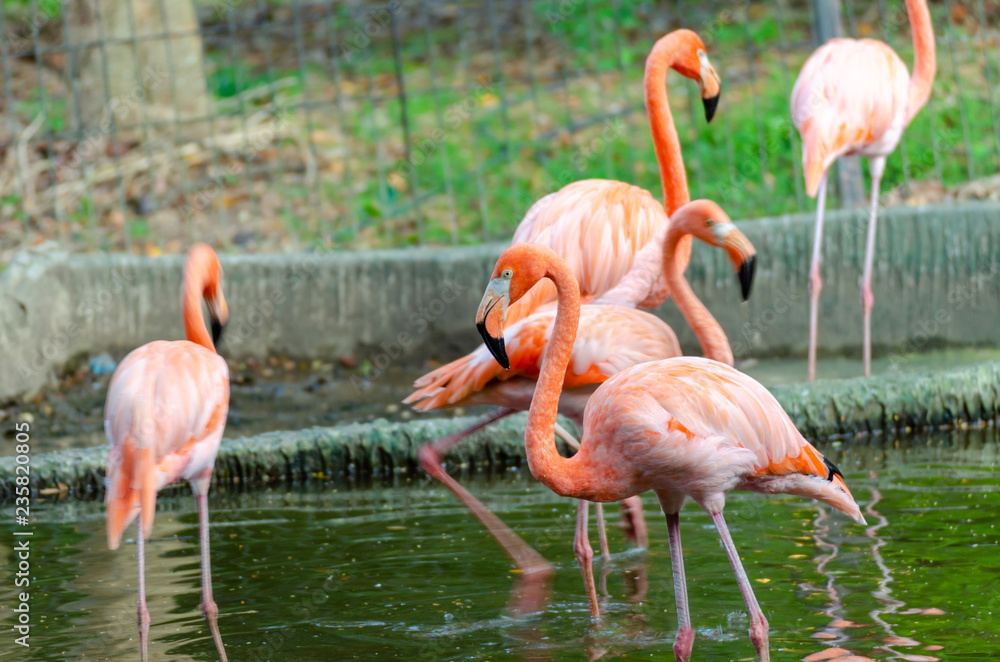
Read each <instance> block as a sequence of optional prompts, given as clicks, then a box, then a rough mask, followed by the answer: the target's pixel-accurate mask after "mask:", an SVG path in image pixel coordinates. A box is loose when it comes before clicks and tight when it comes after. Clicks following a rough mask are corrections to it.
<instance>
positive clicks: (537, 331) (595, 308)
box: [404, 200, 756, 618]
mask: <svg viewBox="0 0 1000 662" xmlns="http://www.w3.org/2000/svg"><path fill="white" fill-rule="evenodd" d="M692 235H693V236H695V237H697V238H698V239H700V240H702V241H703V242H705V243H707V244H709V245H712V246H716V247H718V248H723V249H725V250H726V252H727V253H728V255H729V258H730V260H731V261H732V263H733V266H734V268H735V270H736V272H737V274H738V277H739V281H740V284H741V288H742V293H743V298H744V300H746V298H748V297H749V295H750V287H751V283H752V280H753V272H754V264H755V260H756V251H755V250H754V248H753V245H752V244H751V243H750V241H749V240H748V239H747V238H746V237H745V236H744V235H743V233H742V232H740V231H739V230H738V229H737V228H736V226H735V225H733V223H732V221H731V220H730V219H729V216H728V215H726V213H725V212H724V211H723V210H722V209H721V208H720V207H719V206H718V205H717V204H715V203H714V202H711V201H708V200H696V201H694V202H691V203H688V204H687V205H684V206H683V207H681V208H680V210H678V211H677V213H676V214H674V217H673V219H672V220H671V223H670V229H669V231H668V232H667V236H666V239H665V242H664V244H663V246H662V247H661V252H662V253H663V257H662V262H663V265H664V266H663V271H664V273H665V280H666V281H667V283H668V285H669V287H670V288H671V291H672V292H673V293H674V295H675V301H676V302H677V306H678V307H679V308H680V309H681V311H682V313H683V314H684V317H685V319H686V320H687V321H688V323H689V324H691V326H692V328H693V329H694V331H695V335H696V336H697V337H698V339H699V341H700V342H701V344H702V349H703V351H704V352H705V353H706V355H707V356H710V357H712V358H715V359H717V360H719V361H723V362H725V363H728V364H729V365H732V362H733V353H732V350H731V349H730V347H729V342H728V341H727V340H726V335H725V332H724V331H723V330H722V327H721V326H719V323H718V322H717V321H716V320H715V318H714V317H712V315H711V313H710V312H709V311H708V309H707V308H705V306H704V304H702V303H701V302H700V301H699V300H698V299H697V297H696V296H695V294H694V292H692V291H691V287H690V285H688V283H687V281H686V280H685V279H684V275H683V272H682V267H681V265H680V263H679V261H678V260H676V259H675V253H676V252H677V251H676V249H677V246H678V244H680V243H681V242H682V241H684V240H686V239H687V238H688V237H689V236H692ZM515 245H518V244H515ZM555 312H556V311H555V310H554V308H553V306H552V305H544V306H542V307H541V308H539V309H538V310H537V311H536V312H535V313H533V314H532V315H530V316H528V317H525V318H522V319H521V320H519V321H517V322H514V323H513V324H509V323H508V324H507V325H506V328H505V329H504V330H503V332H502V338H503V343H504V346H505V348H506V352H507V356H508V357H510V363H509V364H505V365H502V366H501V365H498V364H497V362H496V361H494V360H493V359H492V358H491V356H490V354H489V352H488V351H487V349H486V348H485V347H479V348H478V349H477V350H475V351H473V352H472V353H471V354H468V355H466V356H464V357H462V358H461V359H458V360H456V361H452V362H451V363H449V364H447V365H445V366H442V367H441V368H438V369H437V370H435V371H433V372H431V373H429V374H427V375H425V376H424V377H422V378H420V379H419V380H418V381H417V382H416V386H417V387H418V388H417V390H416V391H414V392H413V393H412V394H411V395H410V396H409V397H407V398H406V400H404V402H406V403H408V404H414V408H415V409H417V410H419V411H429V410H432V409H439V408H445V407H458V406H471V405H481V404H499V405H501V406H503V407H504V409H502V410H500V411H499V412H498V413H496V414H493V415H491V416H490V417H488V418H486V419H484V421H481V422H479V423H477V424H476V426H475V429H479V428H481V427H484V426H485V425H487V424H489V423H492V422H493V421H495V420H498V419H500V418H503V417H504V416H508V415H510V414H512V413H514V412H515V411H524V410H526V409H528V407H529V405H530V403H531V397H532V394H533V392H534V390H535V382H536V380H537V378H538V375H539V373H540V372H541V370H542V364H541V359H542V351H543V349H544V347H545V344H546V343H547V342H548V341H549V338H550V337H551V332H552V325H553V321H554V319H555ZM505 319H506V315H505ZM579 328H580V331H579V334H578V335H577V337H576V341H575V344H574V346H573V360H572V366H571V368H570V369H568V370H567V371H566V378H565V382H564V385H565V388H566V389H567V390H565V391H564V392H563V394H562V397H561V398H560V401H559V410H560V412H562V413H563V415H565V416H568V417H569V418H571V419H572V420H573V421H574V422H575V423H576V424H577V426H578V427H579V426H582V424H583V411H584V407H585V405H586V402H587V398H588V397H589V396H590V394H591V393H592V392H593V390H594V388H596V385H597V384H599V383H601V382H603V381H605V380H607V379H608V378H610V377H612V376H614V375H616V374H618V373H619V372H621V371H622V370H623V369H625V368H626V367H629V366H632V365H636V364H638V363H644V362H647V361H654V360H658V359H662V358H666V357H670V356H680V355H681V348H680V345H679V344H678V342H677V337H676V336H675V335H674V332H673V331H672V330H671V329H670V327H669V326H667V325H666V324H665V323H664V322H663V321H661V320H660V319H658V318H657V317H655V316H653V315H650V314H649V313H645V312H642V311H639V310H635V309H634V308H627V307H623V306H617V305H613V304H606V305H598V304H590V305H584V306H583V307H582V309H581V321H580V327H579ZM493 331H494V332H495V331H496V330H495V329H494V330H493ZM556 430H557V433H558V434H559V436H560V437H561V438H562V439H563V440H564V441H566V442H567V443H568V444H569V445H570V446H571V447H573V448H579V444H578V443H577V442H576V441H575V440H574V439H573V438H572V437H571V436H570V435H569V433H567V432H566V431H565V430H563V429H562V428H561V427H558V426H557V428H556ZM467 434H468V432H467V431H465V430H463V431H460V432H458V433H455V434H452V435H449V436H448V437H445V438H444V439H441V440H438V441H435V442H432V443H429V444H425V445H424V446H421V448H420V449H419V451H418V458H419V460H420V464H421V466H422V467H423V468H424V469H425V470H426V471H427V472H428V473H429V474H431V475H432V476H433V477H435V478H436V479H438V480H440V481H441V482H442V483H443V484H444V485H445V486H446V487H447V488H448V489H449V490H451V492H452V493H454V494H455V495H456V496H457V497H458V498H459V500H461V501H462V503H464V504H465V505H466V506H467V507H468V508H469V509H470V510H471V511H472V512H473V514H474V515H475V516H476V517H477V518H478V519H479V520H480V521H481V522H482V523H483V525H485V526H486V527H487V529H488V530H489V531H490V533H491V535H493V537H494V538H496V540H497V542H499V543H500V545H501V546H502V547H504V549H505V550H506V551H507V553H508V554H509V555H510V556H511V558H512V559H513V560H514V562H515V563H516V564H517V565H518V567H519V568H520V569H521V570H522V572H523V573H524V575H525V576H530V575H531V574H538V575H539V576H540V577H542V578H544V577H545V576H547V575H548V573H550V572H551V566H549V564H548V563H547V562H546V561H545V560H544V559H543V558H542V557H541V556H540V555H539V554H538V553H537V552H535V551H534V550H533V549H531V548H530V547H529V546H528V545H527V543H525V542H524V541H523V540H522V539H521V538H519V537H518V536H517V534H515V533H514V532H513V531H511V530H510V529H509V528H508V527H507V526H506V525H505V524H504V523H503V522H502V521H500V520H499V518H497V517H496V516H495V515H493V514H492V513H490V512H489V510H488V509H487V508H486V507H485V506H484V505H483V504H482V503H480V502H479V501H478V500H476V499H475V497H473V496H472V495H471V494H469V493H468V492H467V491H466V490H465V489H464V488H463V487H462V486H461V485H460V484H459V483H458V482H457V481H455V479H453V478H451V477H450V476H449V475H448V474H447V472H446V471H445V470H444V468H443V467H442V466H441V457H442V455H443V454H444V453H446V452H447V451H448V450H449V449H451V448H452V447H454V446H455V445H456V444H458V443H459V442H461V440H462V439H463V438H465V436H466V435H467ZM633 504H634V500H633V503H632V504H627V507H629V508H639V509H641V502H640V503H639V505H638V506H635V505H633ZM597 508H598V519H597V523H598V532H599V535H600V539H601V553H602V555H604V556H607V555H608V548H607V541H606V534H605V530H604V521H603V517H602V514H601V511H600V504H598V505H597ZM587 520H588V502H587V501H582V500H581V501H580V502H579V508H578V511H577V528H576V537H575V540H574V545H573V548H574V551H575V553H576V556H577V559H578V561H579V562H580V569H581V572H582V573H583V578H584V585H585V587H586V590H587V597H588V602H589V603H590V609H591V613H592V614H593V616H594V617H595V618H598V617H599V607H598V604H597V593H596V588H595V586H594V579H593V572H592V563H593V556H594V552H593V549H592V548H591V546H590V541H589V539H588V535H587ZM636 525H637V527H638V531H637V532H636V535H637V538H638V539H639V541H640V543H641V544H642V546H645V543H646V532H645V522H644V521H643V520H638V519H637V524H636Z"/></svg>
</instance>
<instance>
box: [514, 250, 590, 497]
mask: <svg viewBox="0 0 1000 662" xmlns="http://www.w3.org/2000/svg"><path fill="white" fill-rule="evenodd" d="M547 267H548V269H547V271H546V274H545V275H546V276H547V277H548V278H550V279H552V281H553V282H554V283H555V285H556V292H557V297H558V298H557V308H556V319H555V322H554V323H553V326H552V334H551V336H550V337H549V341H548V344H547V345H546V346H545V353H544V354H543V355H542V368H541V372H540V373H539V376H538V384H537V386H535V394H534V396H532V398H531V407H530V409H529V410H528V424H527V427H526V428H525V431H524V446H525V450H526V451H527V455H528V468H529V469H531V474H532V475H533V476H534V477H535V478H537V479H538V480H539V481H540V482H541V483H543V484H544V485H545V486H546V487H548V488H549V489H551V490H552V491H553V492H555V493H556V494H559V495H560V496H573V495H574V489H575V487H576V480H575V479H574V476H573V469H574V466H573V465H575V464H576V463H575V462H574V458H576V457H578V456H579V453H577V455H576V456H574V458H569V459H567V458H564V457H563V456H561V455H560V454H559V451H558V450H557V449H556V442H555V425H556V414H557V413H558V411H559V395H560V394H561V392H562V388H563V381H564V380H565V377H566V368H567V367H568V366H569V361H570V356H571V354H572V352H573V343H574V342H575V341H576V329H577V326H578V325H579V322H580V286H579V285H578V284H577V282H576V278H574V277H573V273H572V272H571V271H570V269H569V266H568V265H566V263H565V262H562V261H554V260H553V261H550V262H549V263H548V265H547Z"/></svg>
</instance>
